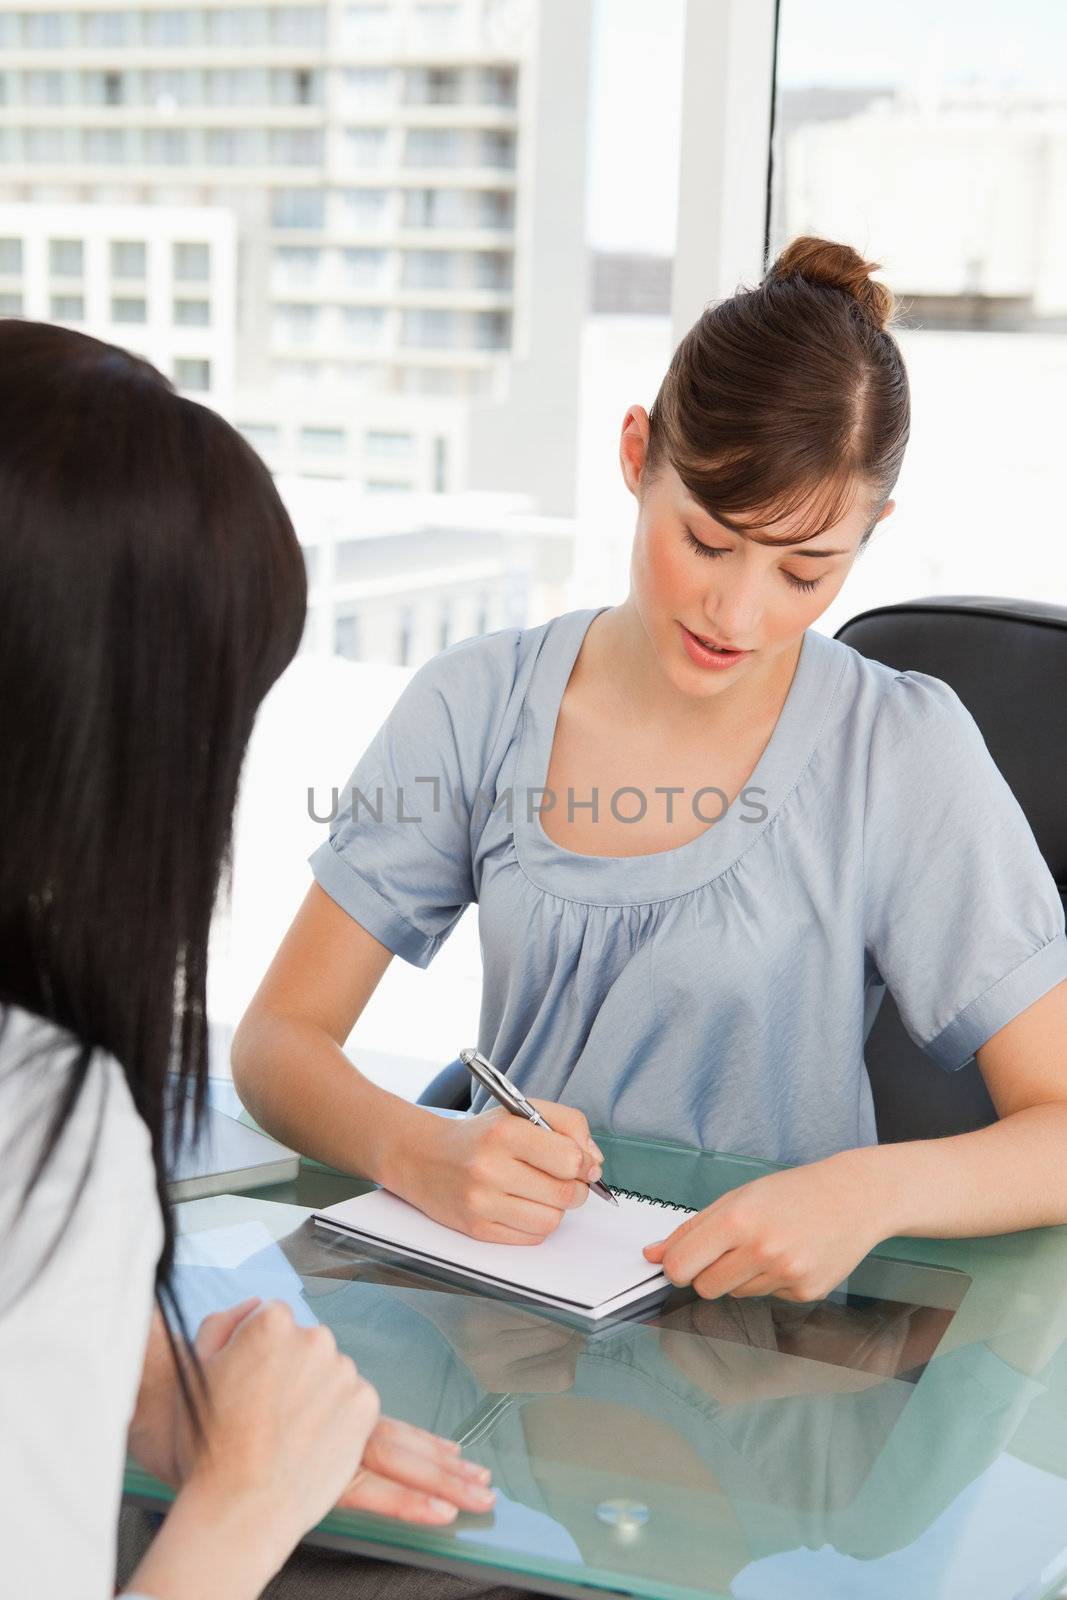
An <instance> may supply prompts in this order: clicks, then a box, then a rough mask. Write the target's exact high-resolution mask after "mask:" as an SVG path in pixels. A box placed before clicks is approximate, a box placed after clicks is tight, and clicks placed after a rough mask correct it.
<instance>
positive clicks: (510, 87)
mask: <svg viewBox="0 0 1067 1600" xmlns="http://www.w3.org/2000/svg"><path fill="white" fill-rule="evenodd" d="M518 91H519V75H518V72H517V71H516V70H515V68H514V67H483V68H482V72H481V100H482V103H483V104H484V105H494V106H513V105H515V104H516V103H517V101H518Z"/></svg>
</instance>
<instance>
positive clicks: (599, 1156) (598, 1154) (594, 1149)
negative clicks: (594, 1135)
mask: <svg viewBox="0 0 1067 1600" xmlns="http://www.w3.org/2000/svg"><path fill="white" fill-rule="evenodd" d="M587 1148H588V1150H589V1154H590V1155H591V1156H592V1157H593V1158H594V1160H596V1161H600V1162H603V1160H604V1152H603V1150H601V1148H600V1146H599V1145H598V1144H594V1143H593V1141H592V1139H590V1141H589V1144H588V1147H587Z"/></svg>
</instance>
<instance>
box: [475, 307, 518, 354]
mask: <svg viewBox="0 0 1067 1600" xmlns="http://www.w3.org/2000/svg"><path fill="white" fill-rule="evenodd" d="M510 343H511V317H510V315H509V313H508V312H506V311H476V312H475V314H474V344H475V348H476V349H478V350H506V349H507V348H508V346H509V345H510Z"/></svg>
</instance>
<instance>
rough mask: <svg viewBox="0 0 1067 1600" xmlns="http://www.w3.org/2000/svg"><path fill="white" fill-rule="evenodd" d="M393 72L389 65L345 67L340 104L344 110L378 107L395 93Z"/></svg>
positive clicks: (341, 83)
mask: <svg viewBox="0 0 1067 1600" xmlns="http://www.w3.org/2000/svg"><path fill="white" fill-rule="evenodd" d="M393 83H394V79H393V72H392V69H391V68H389V67H345V69H344V71H343V72H342V73H341V79H340V104H341V109H342V110H343V111H364V110H373V109H377V107H379V106H383V105H386V104H388V102H389V100H390V99H391V98H392V95H393Z"/></svg>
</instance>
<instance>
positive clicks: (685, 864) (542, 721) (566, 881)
mask: <svg viewBox="0 0 1067 1600" xmlns="http://www.w3.org/2000/svg"><path fill="white" fill-rule="evenodd" d="M609 609H610V608H609V607H608V606H598V607H595V608H593V609H590V610H582V611H572V612H568V613H566V614H565V615H563V616H561V617H556V618H554V619H553V621H552V622H550V623H548V624H547V626H546V627H545V630H544V633H543V635H542V638H541V643H540V647H539V649H538V653H537V657H536V660H535V661H534V664H533V670H532V673H531V677H530V681H529V685H528V688H527V692H526V698H525V701H524V704H523V712H522V728H521V733H520V739H519V752H518V760H517V763H516V792H515V794H514V797H513V824H514V833H515V848H516V852H517V855H518V858H519V863H520V865H521V866H522V869H523V871H524V872H525V873H526V876H527V877H528V878H529V879H530V880H531V882H533V883H534V884H536V885H537V886H538V887H539V888H541V889H543V890H545V891H546V892H547V893H549V894H552V895H555V896H556V897H557V898H559V899H563V900H575V901H579V902H582V903H584V904H590V905H620V906H621V905H648V904H654V903H657V902H660V901H664V900H673V899H676V898H677V897H678V896H680V895H684V894H690V893H692V891H693V890H694V889H699V888H701V887H703V886H704V885H705V884H707V883H710V882H711V881H712V880H713V879H715V878H717V877H720V876H721V875H722V874H723V873H724V872H727V871H729V869H730V868H731V867H733V866H734V865H735V864H736V863H737V861H738V860H739V859H740V858H741V856H742V855H744V853H745V852H746V851H747V850H748V849H749V848H750V847H751V846H752V845H753V844H755V842H756V840H757V839H759V838H760V837H761V836H762V834H763V833H764V831H765V830H766V829H767V828H768V827H769V826H770V824H771V823H772V822H773V820H774V818H775V816H776V815H777V814H778V812H779V811H780V810H781V808H782V806H783V805H784V803H785V801H786V800H787V799H788V797H789V795H790V794H791V793H792V791H793V789H794V788H795V787H796V785H797V782H798V781H799V779H800V776H801V774H802V773H803V771H804V768H805V767H806V766H807V764H808V761H809V760H810V759H811V756H812V754H813V752H814V750H815V746H816V744H817V743H818V739H819V734H820V732H821V730H822V727H823V724H824V722H825V719H826V714H827V712H828V711H829V709H830V704H831V701H832V700H833V698H834V695H835V693H836V691H837V687H838V684H839V683H840V681H841V675H842V673H843V671H844V665H845V652H844V651H840V650H839V647H838V645H837V644H836V641H834V640H832V639H829V638H827V637H826V636H825V635H824V634H820V633H815V632H813V631H812V630H811V629H810V628H809V629H807V630H806V632H805V634H804V637H803V641H802V643H801V648H800V656H799V659H798V661H797V666H796V670H795V671H794V673H793V681H792V683H791V684H790V686H789V691H788V693H787V695H786V698H785V703H784V704H783V706H782V710H781V712H780V713H779V716H778V721H777V722H776V723H775V726H774V730H773V732H772V733H771V736H770V739H769V740H768V741H767V744H766V746H765V747H764V750H763V754H762V755H761V756H760V758H759V760H758V761H757V763H756V765H755V767H754V768H753V771H752V774H751V776H750V777H749V779H748V781H747V783H746V784H745V785H744V787H743V789H742V791H741V794H739V795H738V796H737V798H736V799H735V800H734V801H733V803H732V805H731V806H730V807H729V809H728V810H727V811H726V813H725V814H724V815H723V816H722V817H720V818H719V820H718V821H716V822H713V823H710V824H709V826H708V827H707V828H706V829H705V830H704V832H703V833H699V834H697V836H696V837H695V838H694V839H690V840H689V841H688V842H687V843H685V844H681V845H677V846H675V847H674V848H673V849H671V850H661V851H657V852H656V853H655V854H653V855H639V856H587V855H581V854H579V853H578V852H576V851H573V850H567V849H565V848H564V846H562V845H559V844H556V843H554V842H553V840H551V839H550V838H549V837H548V835H547V833H546V832H545V831H544V829H543V827H542V826H541V818H540V813H539V811H537V810H536V809H534V810H533V811H532V814H531V800H532V798H533V797H534V796H537V795H540V794H542V793H543V791H544V784H545V779H546V777H547V776H548V768H549V761H550V757H551V753H552V746H553V743H554V741H555V735H556V723H557V720H558V717H559V711H560V706H561V705H562V702H563V695H564V691H565V690H566V687H567V684H568V682H569V680H570V676H571V672H572V671H573V669H574V663H575V661H576V660H577V659H578V652H579V650H580V649H581V647H582V642H583V640H584V639H585V635H586V633H587V631H588V629H589V627H590V625H591V624H592V622H593V620H594V618H595V617H598V616H599V615H600V614H601V612H602V611H607V610H609ZM757 789H758V790H761V791H762V793H761V794H759V796H758V797H757V798H756V799H755V800H754V801H748V802H746V801H745V800H743V798H742V796H743V795H744V794H745V793H746V792H751V791H753V790H757ZM757 807H758V808H760V809H762V810H764V811H765V813H766V814H765V815H764V816H763V817H761V818H757V819H755V820H754V819H753V818H752V816H751V811H752V810H754V809H756V808H757ZM743 812H745V813H746V814H744V815H743V814H742V813H743Z"/></svg>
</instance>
